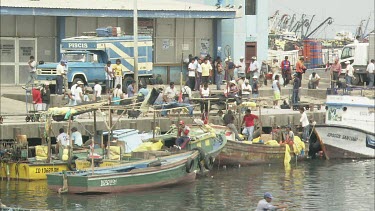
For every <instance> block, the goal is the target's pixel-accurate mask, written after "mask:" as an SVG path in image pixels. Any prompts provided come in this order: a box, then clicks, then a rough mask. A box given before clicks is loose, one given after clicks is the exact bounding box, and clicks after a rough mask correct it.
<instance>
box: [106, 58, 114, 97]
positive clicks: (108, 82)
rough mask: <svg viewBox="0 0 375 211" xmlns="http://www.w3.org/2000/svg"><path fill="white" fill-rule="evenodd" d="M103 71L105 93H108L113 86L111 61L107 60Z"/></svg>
mask: <svg viewBox="0 0 375 211" xmlns="http://www.w3.org/2000/svg"><path fill="white" fill-rule="evenodd" d="M104 71H105V93H106V94H109V93H110V92H111V89H112V88H113V87H114V83H113V77H114V76H113V70H112V66H111V61H108V62H107V65H106V66H105V67H104Z"/></svg>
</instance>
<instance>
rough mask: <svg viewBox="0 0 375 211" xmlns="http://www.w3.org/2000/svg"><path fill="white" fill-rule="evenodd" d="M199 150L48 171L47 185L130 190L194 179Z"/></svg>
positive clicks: (92, 190)
mask: <svg viewBox="0 0 375 211" xmlns="http://www.w3.org/2000/svg"><path fill="white" fill-rule="evenodd" d="M199 157H200V153H199V152H198V151H197V150H194V151H189V152H184V153H180V154H176V155H171V156H166V157H161V158H155V159H149V160H143V161H137V162H131V163H127V164H122V165H119V166H113V167H105V168H103V167H99V168H95V169H94V170H85V171H64V172H59V173H51V174H47V183H48V188H49V189H51V190H53V191H58V192H67V193H111V192H131V191H139V190H145V189H150V188H158V187H162V186H167V185H178V184H182V183H188V182H192V181H194V180H195V178H196V173H197V170H198V163H199V159H200V158H199Z"/></svg>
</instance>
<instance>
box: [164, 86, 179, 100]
mask: <svg viewBox="0 0 375 211" xmlns="http://www.w3.org/2000/svg"><path fill="white" fill-rule="evenodd" d="M177 94H178V93H177V90H176V88H175V87H174V82H171V83H170V84H169V86H168V87H167V88H166V89H165V91H164V94H163V99H164V102H166V103H171V102H173V101H175V97H176V96H177Z"/></svg>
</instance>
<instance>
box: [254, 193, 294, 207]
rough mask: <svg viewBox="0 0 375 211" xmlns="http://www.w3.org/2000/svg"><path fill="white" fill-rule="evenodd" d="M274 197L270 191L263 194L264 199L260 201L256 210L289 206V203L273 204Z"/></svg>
mask: <svg viewBox="0 0 375 211" xmlns="http://www.w3.org/2000/svg"><path fill="white" fill-rule="evenodd" d="M272 199H273V197H272V195H271V194H270V193H268V192H266V193H264V195H263V199H262V200H260V201H259V202H258V206H257V209H256V211H265V210H277V209H283V208H287V207H288V205H286V204H281V205H272V204H271V201H272Z"/></svg>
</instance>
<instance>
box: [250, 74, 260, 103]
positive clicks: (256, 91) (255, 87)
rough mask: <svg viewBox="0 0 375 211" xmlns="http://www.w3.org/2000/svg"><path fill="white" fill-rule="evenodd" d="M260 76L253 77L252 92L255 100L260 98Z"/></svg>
mask: <svg viewBox="0 0 375 211" xmlns="http://www.w3.org/2000/svg"><path fill="white" fill-rule="evenodd" d="M258 83H259V82H258V76H256V75H254V76H253V85H252V92H253V98H258V97H259V86H258Z"/></svg>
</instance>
